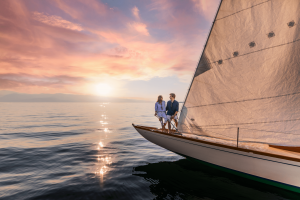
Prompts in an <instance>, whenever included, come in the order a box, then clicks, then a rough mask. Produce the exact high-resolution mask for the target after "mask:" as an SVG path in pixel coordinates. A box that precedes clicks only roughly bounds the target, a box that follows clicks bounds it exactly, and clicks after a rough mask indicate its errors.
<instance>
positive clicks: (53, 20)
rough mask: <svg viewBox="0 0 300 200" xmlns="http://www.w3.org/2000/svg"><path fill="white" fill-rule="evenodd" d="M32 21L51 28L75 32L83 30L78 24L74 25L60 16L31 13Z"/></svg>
mask: <svg viewBox="0 0 300 200" xmlns="http://www.w3.org/2000/svg"><path fill="white" fill-rule="evenodd" d="M33 19H35V20H37V21H40V22H43V23H45V24H48V25H51V26H57V27H61V28H66V29H71V30H76V31H82V30H83V28H82V27H81V26H80V25H79V24H75V23H72V22H69V21H67V20H64V19H62V18H61V17H60V16H55V15H45V14H43V13H39V12H33Z"/></svg>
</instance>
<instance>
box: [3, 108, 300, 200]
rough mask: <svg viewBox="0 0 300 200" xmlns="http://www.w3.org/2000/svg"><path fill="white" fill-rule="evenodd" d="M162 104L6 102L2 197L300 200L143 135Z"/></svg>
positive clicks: (154, 122) (156, 121)
mask: <svg viewBox="0 0 300 200" xmlns="http://www.w3.org/2000/svg"><path fill="white" fill-rule="evenodd" d="M153 109H154V103H152V104H149V103H135V104H133V103H125V104H121V103H107V104H103V103H0V114H1V115H0V156H1V157H0V199H13V200H18V199H20V200H21V199H22V200H23V199H191V200H194V199H201V200H212V199H218V200H226V199H238V200H241V199H253V200H254V199H255V200H257V199H263V200H269V199H270V200H272V199H300V198H299V195H298V194H295V193H292V192H288V191H285V190H281V189H278V188H274V187H272V186H267V185H264V184H260V183H257V182H253V181H249V180H247V179H244V178H240V177H236V176H233V175H231V174H227V173H224V172H220V171H218V170H214V169H211V168H208V167H206V166H202V165H199V164H198V163H194V162H193V161H189V160H187V159H185V158H184V157H182V156H179V155H176V154H174V153H172V152H170V151H168V150H165V149H163V148H161V147H159V146H157V145H154V144H152V143H150V142H148V141H147V140H145V139H144V138H143V137H142V136H140V135H139V134H138V133H137V132H136V131H135V130H134V128H133V127H132V125H131V124H132V123H135V124H140V125H145V126H159V122H158V120H157V119H156V118H155V117H154V116H153V115H154V111H153Z"/></svg>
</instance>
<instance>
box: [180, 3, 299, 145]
mask: <svg viewBox="0 0 300 200" xmlns="http://www.w3.org/2000/svg"><path fill="white" fill-rule="evenodd" d="M299 10H300V1H299V0H268V1H266V0H247V1H241V0H223V1H222V2H221V5H220V8H219V11H218V13H217V16H216V19H215V21H214V25H213V27H212V30H211V33H210V35H209V37H208V41H207V44H206V47H205V49H204V50H203V54H202V56H201V59H200V61H199V64H198V66H197V69H196V72H195V75H194V79H193V81H192V83H191V87H190V90H189V92H188V95H187V98H186V101H185V103H184V106H183V109H182V111H181V116H180V120H179V131H181V132H185V133H192V134H197V135H206V136H210V137H217V138H223V139H228V140H236V138H237V128H238V127H239V135H240V141H252V142H261V143H267V144H277V145H286V146H300V34H299V31H300V24H299V19H300V12H299Z"/></svg>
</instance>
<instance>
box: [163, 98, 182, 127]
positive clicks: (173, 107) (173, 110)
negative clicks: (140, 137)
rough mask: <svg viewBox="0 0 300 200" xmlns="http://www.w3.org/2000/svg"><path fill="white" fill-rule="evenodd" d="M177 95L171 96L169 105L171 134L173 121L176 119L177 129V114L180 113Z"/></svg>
mask: <svg viewBox="0 0 300 200" xmlns="http://www.w3.org/2000/svg"><path fill="white" fill-rule="evenodd" d="M175 97H176V95H175V94H174V93H171V94H170V101H168V103H167V108H166V111H167V119H168V128H169V133H170V132H171V121H172V119H174V121H175V125H176V128H177V124H178V122H177V113H178V107H179V103H178V102H177V101H176V100H175Z"/></svg>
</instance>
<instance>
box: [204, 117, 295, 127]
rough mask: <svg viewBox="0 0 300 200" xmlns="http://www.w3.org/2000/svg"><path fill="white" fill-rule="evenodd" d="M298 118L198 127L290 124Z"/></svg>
mask: <svg viewBox="0 0 300 200" xmlns="http://www.w3.org/2000/svg"><path fill="white" fill-rule="evenodd" d="M298 120H300V118H297V119H289V120H278V121H269V122H251V123H250V122H249V123H237V124H212V125H206V126H200V127H212V126H232V125H248V124H268V123H278V122H290V121H298Z"/></svg>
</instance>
